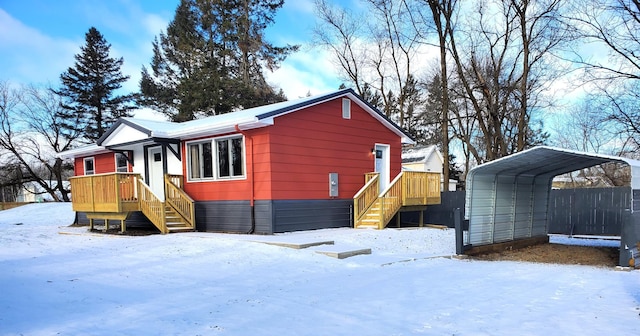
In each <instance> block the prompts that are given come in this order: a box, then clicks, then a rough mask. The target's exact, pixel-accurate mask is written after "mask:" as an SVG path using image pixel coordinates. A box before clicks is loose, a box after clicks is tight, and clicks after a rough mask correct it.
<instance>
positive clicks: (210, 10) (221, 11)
mask: <svg viewBox="0 0 640 336" xmlns="http://www.w3.org/2000/svg"><path fill="white" fill-rule="evenodd" d="M283 2H284V1H282V0H181V1H180V4H179V5H178V8H177V9H176V13H175V17H174V19H173V21H171V22H170V23H169V26H168V27H167V31H166V33H161V34H160V35H159V37H156V39H155V40H154V42H153V54H154V56H153V59H152V61H151V65H150V69H147V68H146V67H143V68H142V79H141V80H140V89H141V92H142V95H143V97H142V99H141V103H142V104H144V105H146V106H149V107H152V108H155V109H157V110H159V111H160V112H162V113H164V114H166V115H167V116H169V117H170V118H171V119H172V120H174V121H186V120H191V119H195V118H197V117H198V116H200V115H216V114H222V113H227V112H230V111H232V110H233V109H236V108H249V107H254V106H259V105H264V104H270V103H275V102H278V101H283V100H285V97H284V94H282V91H276V90H274V88H272V87H271V86H270V85H269V84H268V83H267V81H266V79H265V77H264V74H263V69H264V68H266V69H268V70H273V69H275V68H276V67H277V65H278V64H279V63H280V62H281V61H282V60H284V58H285V57H286V56H287V55H288V54H289V53H290V52H292V51H295V50H297V48H298V47H297V46H289V45H288V46H286V47H275V46H273V45H272V44H270V43H268V42H266V41H265V40H264V37H263V35H264V30H265V29H266V27H267V26H268V25H270V24H271V23H273V17H274V16H275V12H276V10H277V9H279V8H280V7H282V4H283Z"/></svg>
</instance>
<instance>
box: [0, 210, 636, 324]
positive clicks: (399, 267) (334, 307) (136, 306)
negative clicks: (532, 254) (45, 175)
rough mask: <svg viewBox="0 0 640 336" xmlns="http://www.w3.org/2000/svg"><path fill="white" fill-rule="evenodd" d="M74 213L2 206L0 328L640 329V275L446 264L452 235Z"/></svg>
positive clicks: (475, 263) (519, 265)
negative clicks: (112, 222)
mask: <svg viewBox="0 0 640 336" xmlns="http://www.w3.org/2000/svg"><path fill="white" fill-rule="evenodd" d="M72 221H73V213H72V212H71V209H70V204H59V203H57V204H56V203H48V204H47V203H45V204H33V205H28V206H24V207H20V208H16V209H12V210H5V211H0V335H22V334H24V335H57V334H60V335H160V334H161V335H419V334H424V335H638V334H640V271H630V272H623V271H615V270H614V269H613V268H598V267H589V266H566V265H549V264H533V263H519V262H485V261H470V260H458V259H451V258H446V257H447V256H451V255H453V254H454V250H455V248H454V234H453V233H454V232H453V230H437V229H403V230H395V229H386V230H381V231H373V230H352V229H331V230H318V231H310V232H299V233H289V234H283V235H276V236H247V235H230V234H212V233H184V234H170V235H152V236H138V237H132V236H114V235H101V234H90V233H88V232H87V229H86V228H73V227H67V225H68V224H70V223H71V222H72ZM256 240H263V241H269V240H270V241H291V242H294V241H298V242H305V241H309V240H333V241H335V243H336V246H338V247H340V246H350V247H354V248H371V249H372V254H371V255H362V256H356V257H352V258H348V259H342V260H338V259H334V258H331V257H327V256H325V255H322V254H318V253H316V251H317V250H319V249H322V247H313V248H309V249H302V250H295V249H290V248H285V247H279V246H273V245H267V244H263V243H260V242H256ZM443 256H444V257H443Z"/></svg>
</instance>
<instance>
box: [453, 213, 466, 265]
mask: <svg viewBox="0 0 640 336" xmlns="http://www.w3.org/2000/svg"><path fill="white" fill-rule="evenodd" d="M461 216H462V214H461V212H460V208H455V209H454V210H453V222H454V224H455V228H456V254H458V255H460V254H463V253H464V228H463V227H462V218H461Z"/></svg>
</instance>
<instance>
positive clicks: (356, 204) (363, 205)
mask: <svg viewBox="0 0 640 336" xmlns="http://www.w3.org/2000/svg"><path fill="white" fill-rule="evenodd" d="M366 181H367V183H366V184H365V185H364V187H362V188H361V189H360V190H359V191H358V192H357V193H356V194H355V196H353V218H354V226H355V227H357V226H358V223H359V222H360V220H361V219H362V217H364V215H365V214H366V213H367V210H369V208H371V206H372V205H373V204H374V203H375V201H376V200H377V199H378V191H379V190H380V184H379V182H380V180H379V176H378V174H375V176H374V175H369V174H368V175H367V177H366Z"/></svg>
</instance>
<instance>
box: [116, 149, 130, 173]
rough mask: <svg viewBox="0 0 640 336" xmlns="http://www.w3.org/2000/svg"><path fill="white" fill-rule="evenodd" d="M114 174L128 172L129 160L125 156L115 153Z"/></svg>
mask: <svg viewBox="0 0 640 336" xmlns="http://www.w3.org/2000/svg"><path fill="white" fill-rule="evenodd" d="M116 172H118V173H128V172H129V160H128V157H127V155H126V154H124V153H116Z"/></svg>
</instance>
